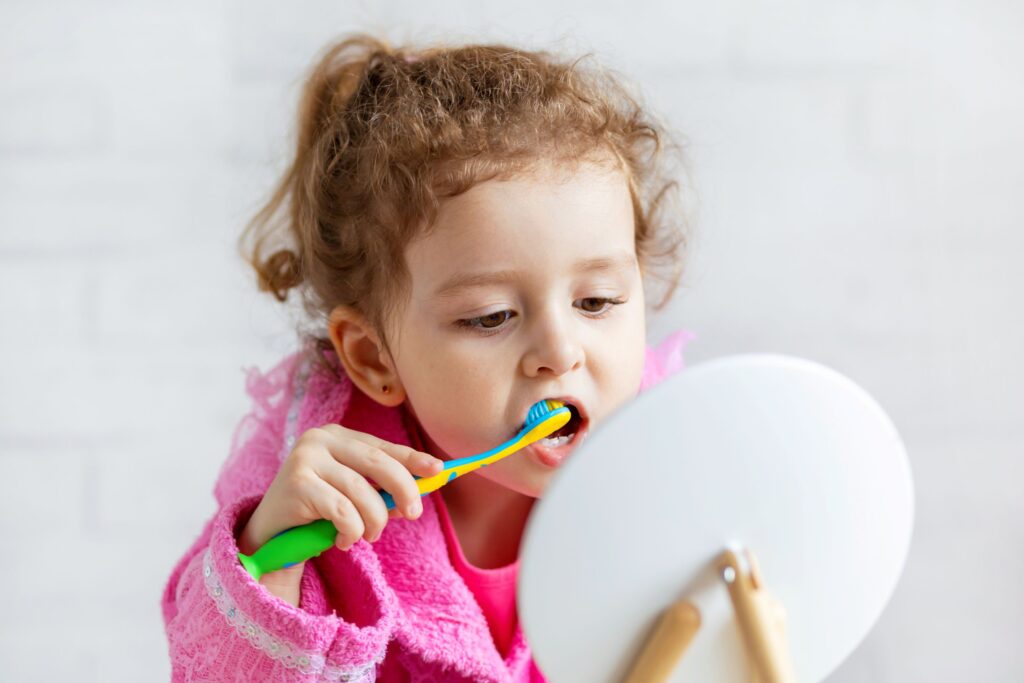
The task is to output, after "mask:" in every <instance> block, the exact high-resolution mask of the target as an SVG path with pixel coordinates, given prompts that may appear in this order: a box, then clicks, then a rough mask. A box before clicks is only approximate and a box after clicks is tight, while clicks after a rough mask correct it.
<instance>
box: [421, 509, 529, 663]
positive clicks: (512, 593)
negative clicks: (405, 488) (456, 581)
mask: <svg viewBox="0 0 1024 683" xmlns="http://www.w3.org/2000/svg"><path fill="white" fill-rule="evenodd" d="M430 495H431V496H432V497H433V498H434V504H435V505H436V506H437V514H438V517H439V518H440V519H441V530H442V531H443V532H444V539H445V542H446V543H447V545H448V557H449V558H451V561H452V566H453V567H455V571H456V572H458V574H459V576H461V577H462V580H463V581H465V582H466V587H467V588H469V590H470V592H472V593H473V597H474V598H476V601H477V603H479V605H480V609H481V610H483V613H484V616H485V617H486V618H487V626H488V627H489V628H490V630H491V637H493V638H494V645H495V647H497V648H498V652H499V653H501V656H502V657H504V656H506V655H507V654H508V649H509V647H510V646H511V645H512V636H513V635H515V631H516V624H517V617H518V614H517V612H516V576H517V575H518V574H519V559H518V558H516V561H515V562H513V563H512V564H507V565H505V566H504V567H497V568H495V569H481V568H479V567H476V566H474V565H473V564H471V563H470V562H469V560H467V559H466V556H465V555H464V554H463V553H462V546H461V545H460V544H459V538H458V536H457V535H456V534H455V527H453V526H452V519H451V517H450V516H449V515H448V507H447V506H446V505H445V503H444V498H443V497H442V496H441V492H440V491H434V492H433V493H431V494H430Z"/></svg>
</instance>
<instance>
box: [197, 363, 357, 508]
mask: <svg viewBox="0 0 1024 683" xmlns="http://www.w3.org/2000/svg"><path fill="white" fill-rule="evenodd" d="M315 353H322V352H321V351H318V350H317V349H316V348H315V347H313V346H312V345H310V344H304V345H301V346H300V347H299V348H297V349H295V350H293V351H291V352H289V353H287V354H286V355H285V356H284V357H283V358H281V359H280V360H279V361H278V362H277V363H276V364H274V365H273V366H272V367H271V368H270V369H268V370H265V371H264V370H261V369H259V368H257V367H255V366H251V367H248V368H245V393H246V394H247V395H248V397H249V399H250V403H251V407H250V410H249V412H248V413H247V414H246V415H245V416H244V417H243V418H242V419H241V421H240V422H239V423H238V425H237V426H236V427H235V431H234V434H233V435H232V438H231V446H230V450H229V454H228V458H227V459H226V460H225V462H224V464H223V465H222V466H221V470H220V473H219V475H218V478H217V484H216V486H215V488H214V493H215V496H216V498H217V500H218V502H219V503H220V504H222V505H224V504H227V503H228V502H230V501H232V500H237V499H238V498H240V497H244V496H246V495H252V494H262V493H263V492H264V491H265V490H266V489H267V487H269V486H270V482H271V481H273V478H274V476H275V475H276V474H277V470H278V468H279V467H280V465H281V462H283V460H284V459H285V458H286V457H287V455H288V453H289V452H290V450H291V447H292V446H293V445H294V443H295V441H296V439H297V438H298V436H299V434H301V433H302V431H303V425H304V424H310V423H316V424H325V423H327V422H336V421H338V419H339V418H340V417H341V414H342V413H343V412H344V408H345V405H346V404H347V396H348V393H349V392H350V391H351V387H350V385H349V383H348V381H347V376H345V375H344V372H342V374H341V376H340V377H338V376H336V375H334V374H333V373H332V372H330V371H329V369H328V368H329V367H330V364H331V359H330V358H325V359H324V362H317V360H316V357H315V355H314V354H315Z"/></svg>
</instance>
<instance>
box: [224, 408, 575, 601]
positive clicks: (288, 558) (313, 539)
mask: <svg viewBox="0 0 1024 683" xmlns="http://www.w3.org/2000/svg"><path fill="white" fill-rule="evenodd" d="M571 417H572V413H571V411H570V410H569V408H568V407H566V405H565V404H564V403H562V402H561V401H555V400H553V399H545V400H543V401H538V402H537V403H535V404H533V407H532V408H530V412H529V413H528V414H527V416H526V423H525V424H524V425H523V428H522V429H521V430H519V433H518V434H516V435H515V436H514V437H512V438H511V439H509V440H508V441H506V442H505V443H503V444H502V445H500V446H498V447H497V448H492V449H491V450H489V451H487V452H485V453H481V454H479V455H469V456H466V457H464V458H457V459H455V460H448V461H446V462H445V463H444V468H443V469H442V470H441V471H440V472H439V473H437V474H435V475H433V476H430V477H416V487H417V488H418V489H419V491H420V496H425V495H427V494H428V493H431V492H433V491H436V490H437V489H439V488H441V487H442V486H444V485H445V484H447V483H448V482H450V481H451V480H453V479H455V478H457V477H461V476H462V475H463V474H468V473H470V472H473V471H474V470H477V469H480V468H481V467H486V466H487V465H490V464H492V463H495V462H497V461H499V460H501V459H502V458H504V457H505V456H508V455H511V454H512V453H515V452H516V451H518V450H520V449H521V448H525V447H526V446H529V445H530V444H532V443H533V442H535V441H540V440H541V439H543V438H544V437H546V436H549V435H551V434H553V433H555V432H557V431H558V430H559V429H561V428H562V427H564V426H565V425H566V424H567V423H568V422H569V420H570V419H571ZM377 492H378V493H380V495H381V497H382V498H383V499H384V503H385V505H387V507H388V509H389V510H390V509H391V508H393V507H395V499H394V498H393V497H392V496H391V494H390V493H388V492H387V491H384V490H381V489H378V491H377ZM337 533H338V530H337V529H335V528H334V523H333V522H331V521H330V520H329V519H318V520H317V521H315V522H310V523H309V524H303V525H301V526H296V527H292V528H290V529H285V530H284V531H282V532H281V533H279V534H277V535H276V536H274V537H273V538H271V539H270V540H269V541H267V542H266V543H264V544H263V545H262V546H260V547H259V548H258V549H257V550H256V552H254V553H253V554H252V555H245V554H243V553H238V560H239V562H241V563H242V566H243V567H245V569H246V571H248V572H249V575H250V576H252V578H254V579H255V580H257V581H259V580H260V577H261V576H263V575H264V574H267V573H269V572H273V571H277V570H278V569H283V568H285V567H290V566H292V565H294V564H298V563H299V562H303V561H305V560H308V559H310V558H313V557H316V556H318V555H319V554H320V553H322V552H323V551H325V550H327V549H328V548H330V547H331V546H332V545H334V537H335V536H336V535H337Z"/></svg>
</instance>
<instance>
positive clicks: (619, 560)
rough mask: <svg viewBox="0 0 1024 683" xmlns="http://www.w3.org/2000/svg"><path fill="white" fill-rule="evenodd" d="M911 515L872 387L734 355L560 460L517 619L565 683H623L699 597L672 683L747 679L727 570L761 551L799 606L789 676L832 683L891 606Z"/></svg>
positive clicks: (683, 378)
mask: <svg viewBox="0 0 1024 683" xmlns="http://www.w3.org/2000/svg"><path fill="white" fill-rule="evenodd" d="M912 520H913V485H912V481H911V472H910V466H909V463H908V460H907V456H906V452H905V449H904V447H903V444H902V441H901V440H900V437H899V434H898V433H897V431H896V429H895V427H894V426H893V423H892V422H891V420H890V419H889V418H888V416H887V415H886V414H885V412H884V411H883V410H882V408H881V407H880V406H879V405H878V403H876V402H875V400H874V399H873V398H872V397H871V396H870V395H869V394H868V393H867V392H865V391H864V390H863V389H861V388H860V387H859V386H857V385H856V384H855V383H854V382H852V381H851V380H849V379H848V378H846V377H844V376H843V375H841V374H839V373H837V372H835V371H834V370H831V369H829V368H827V367H824V366H822V365H819V364H817V363H814V362H811V361H808V360H804V359H800V358H793V357H788V356H782V355H775V354H744V355H737V356H728V357H724V358H719V359H715V360H712V361H708V362H704V363H701V364H698V365H695V366H693V367H691V368H687V369H686V370H683V371H682V372H680V373H679V374H676V375H673V376H671V377H669V378H668V379H666V380H664V381H662V382H661V383H660V384H657V385H655V386H653V387H651V388H650V389H648V390H647V391H645V392H644V393H642V394H640V395H639V396H637V398H636V399H634V400H632V401H630V402H629V403H627V404H625V405H624V406H623V407H622V408H621V409H620V410H619V411H618V412H616V413H615V414H614V415H612V416H610V417H609V418H608V419H607V420H606V422H605V423H604V424H602V425H599V426H598V427H597V428H596V429H595V430H594V432H593V433H591V434H590V435H589V436H588V438H587V440H586V441H585V442H584V443H583V444H581V445H580V447H579V448H578V449H577V451H576V452H575V453H574V454H573V455H572V457H571V458H570V459H569V460H568V461H567V462H566V463H564V464H563V465H562V470H561V471H560V472H559V473H558V476H557V477H556V478H555V479H554V480H553V482H552V484H551V486H550V487H549V489H548V491H547V492H546V493H545V496H544V497H543V498H542V499H540V500H538V501H537V504H536V505H535V506H534V510H533V514H532V515H531V518H530V520H529V522H528V524H527V527H526V530H525V535H524V538H523V547H522V555H521V557H522V559H521V566H520V574H519V586H518V596H519V597H518V600H519V616H520V619H521V620H522V625H523V629H524V631H525V634H526V637H527V639H528V641H529V642H530V645H531V647H532V649H533V654H534V657H535V659H536V661H537V664H538V665H539V666H540V668H541V670H542V671H543V672H544V673H545V675H546V677H547V678H548V680H549V681H552V682H553V683H571V682H573V681H586V682H587V683H600V682H603V681H607V682H609V683H611V682H612V681H616V682H618V681H622V680H625V679H626V677H627V675H629V674H630V673H631V672H634V671H635V668H634V667H635V665H636V662H637V660H638V656H639V654H640V653H644V654H645V656H646V655H647V650H645V645H646V644H648V643H649V642H650V640H651V638H652V634H653V633H655V632H656V631H657V628H656V627H657V626H658V624H659V619H660V617H661V615H662V614H664V613H665V610H666V608H667V607H669V606H670V605H672V604H673V603H676V602H677V601H681V600H685V601H686V603H687V604H689V605H692V606H693V607H695V608H696V612H698V613H699V622H700V623H699V627H697V628H696V631H695V633H694V634H693V635H692V637H691V638H690V639H689V640H688V642H687V644H686V645H685V649H684V650H683V651H682V654H681V657H680V658H679V659H678V660H674V663H673V664H672V666H671V669H670V672H669V673H668V674H667V676H666V678H665V679H664V680H670V681H676V682H679V683H682V682H684V681H687V682H699V681H719V682H722V683H748V682H749V681H750V680H753V678H752V677H753V671H754V668H753V667H754V664H753V663H752V662H753V661H754V660H753V659H752V656H751V649H750V644H749V642H748V641H747V640H746V639H745V638H746V636H747V633H748V632H747V631H745V630H744V629H745V625H744V624H745V623H746V622H744V623H742V624H741V621H740V620H739V619H738V618H737V608H738V603H736V602H735V596H733V595H731V593H730V590H729V589H728V588H727V582H726V580H725V579H724V578H723V571H722V567H721V565H720V564H718V563H716V561H717V560H718V559H719V558H720V557H721V556H722V553H723V551H725V550H727V549H729V548H733V549H736V548H745V549H749V550H750V551H752V552H753V554H754V556H755V557H756V563H757V565H759V573H758V574H759V579H760V580H762V581H763V585H764V586H765V587H766V588H767V590H768V591H770V594H771V596H772V597H773V598H774V599H775V600H776V601H777V602H778V603H781V605H782V607H783V608H784V610H785V615H786V616H785V646H786V648H787V649H788V659H789V663H790V665H791V671H792V674H793V676H792V678H787V679H786V680H794V679H795V680H797V681H800V683H817V682H818V681H821V680H822V679H824V678H825V677H826V676H828V675H829V674H830V673H831V672H832V671H833V670H835V668H836V667H838V665H839V664H840V663H841V662H842V661H843V660H844V659H845V658H846V657H847V656H848V655H849V654H850V653H851V652H853V650H854V649H855V648H856V647H857V645H858V644H859V643H860V642H861V641H862V640H863V639H864V637H865V636H866V635H867V634H868V632H869V631H870V629H871V627H872V626H873V624H874V623H875V621H876V620H877V619H878V617H879V615H880V614H881V612H882V610H883V608H884V607H885V605H886V603H887V602H888V600H889V598H890V596H891V595H892V593H893V590H894V588H895V586H896V583H897V580H898V578H899V576H900V573H901V572H902V570H903V566H904V563H905V560H906V556H907V551H908V548H909V544H910V535H911V528H912ZM780 680H781V679H780Z"/></svg>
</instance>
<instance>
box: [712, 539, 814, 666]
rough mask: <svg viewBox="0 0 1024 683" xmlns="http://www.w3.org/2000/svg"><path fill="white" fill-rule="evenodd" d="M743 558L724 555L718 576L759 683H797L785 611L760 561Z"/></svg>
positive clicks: (751, 556) (747, 554)
mask: <svg viewBox="0 0 1024 683" xmlns="http://www.w3.org/2000/svg"><path fill="white" fill-rule="evenodd" d="M743 555H744V559H745V560H746V561H742V560H741V558H740V557H739V556H738V555H737V554H736V553H735V552H733V551H732V550H726V551H725V552H723V553H722V555H721V556H720V558H719V561H718V569H719V574H720V575H721V576H722V578H723V579H724V580H725V584H726V586H727V587H728V589H729V597H730V598H731V599H732V605H733V609H734V610H735V612H736V619H737V621H738V623H739V626H740V632H741V633H742V635H743V641H744V644H745V645H746V649H747V653H748V655H749V656H750V661H751V664H752V666H753V668H754V671H755V680H756V681H757V683H796V675H795V673H794V672H793V665H792V662H791V661H790V657H789V644H788V642H787V639H786V630H785V611H784V610H783V608H782V605H781V604H780V603H779V602H778V600H776V599H775V598H774V597H773V596H772V595H771V594H769V593H768V591H767V590H766V589H765V587H764V582H763V580H762V577H761V571H760V569H759V567H758V564H757V558H756V557H755V556H754V554H753V553H752V552H751V551H750V550H749V549H745V550H744V551H743Z"/></svg>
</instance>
